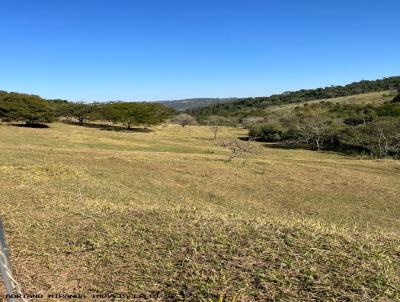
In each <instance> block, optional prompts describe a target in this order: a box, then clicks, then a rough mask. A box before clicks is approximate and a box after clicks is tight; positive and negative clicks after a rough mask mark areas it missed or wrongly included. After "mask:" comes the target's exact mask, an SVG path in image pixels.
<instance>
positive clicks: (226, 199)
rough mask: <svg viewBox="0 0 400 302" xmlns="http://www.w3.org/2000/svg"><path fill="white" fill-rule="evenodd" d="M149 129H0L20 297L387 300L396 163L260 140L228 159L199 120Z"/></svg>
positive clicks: (395, 267) (0, 205)
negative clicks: (251, 150) (253, 150)
mask: <svg viewBox="0 0 400 302" xmlns="http://www.w3.org/2000/svg"><path fill="white" fill-rule="evenodd" d="M153 130H154V131H153V132H150V133H140V132H114V131H106V130H101V129H96V128H88V127H79V126H72V125H66V124H61V123H54V124H52V125H51V127H50V128H49V129H29V128H18V127H11V126H6V125H2V126H0V137H1V141H0V150H1V153H0V158H1V161H0V213H1V215H2V217H3V218H4V221H5V226H6V230H7V237H8V241H9V245H10V248H11V254H12V259H13V264H14V268H15V272H16V276H17V278H18V280H20V283H21V284H22V285H23V288H24V289H25V291H26V292H28V293H35V292H40V293H44V294H47V293H49V292H68V293H71V292H81V293H86V294H91V293H104V292H106V293H111V292H123V293H130V294H132V293H137V294H143V295H144V294H147V295H153V297H154V295H155V293H157V292H160V293H161V296H160V298H159V301H184V300H185V301H225V300H226V301H233V300H235V299H236V301H268V299H270V300H271V301H272V300H279V301H299V300H300V301H328V300H329V301H372V300H377V301H378V300H379V299H380V300H379V301H396V299H400V292H399V288H400V281H399V275H400V274H399V273H400V269H399V260H400V259H399V258H400V249H399V237H400V236H399V229H400V203H399V196H400V162H399V161H394V160H366V159H362V158H357V157H349V156H344V155H339V154H334V153H326V152H325V153H324V152H311V151H307V150H285V149H276V148H269V147H268V146H266V147H265V148H262V149H263V150H262V152H261V153H260V154H258V155H255V156H252V158H251V159H250V160H249V161H248V162H247V163H246V165H242V163H241V160H240V159H239V160H236V161H234V162H233V163H228V162H227V161H226V159H227V157H228V151H227V150H225V149H223V148H221V147H218V146H216V145H215V144H214V143H213V140H212V139H211V138H212V133H211V131H210V129H208V128H207V127H200V126H198V127H191V128H190V131H189V130H188V128H182V127H180V126H175V125H168V126H166V127H155V128H154V129H153ZM244 134H245V131H244V130H240V129H234V128H223V129H222V130H221V132H220V134H219V135H220V137H221V138H222V137H223V138H226V137H238V136H242V135H244ZM148 299H150V298H148ZM148 299H144V300H148ZM45 300H46V299H45ZM87 300H90V299H89V298H87ZM139 300H140V299H139ZM53 301H54V300H53Z"/></svg>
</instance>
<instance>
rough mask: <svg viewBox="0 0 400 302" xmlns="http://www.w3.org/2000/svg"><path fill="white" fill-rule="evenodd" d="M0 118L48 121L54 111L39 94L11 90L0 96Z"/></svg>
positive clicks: (31, 122) (36, 121)
mask: <svg viewBox="0 0 400 302" xmlns="http://www.w3.org/2000/svg"><path fill="white" fill-rule="evenodd" d="M0 118H1V119H2V120H4V121H23V122H25V123H26V124H35V123H49V122H52V120H53V118H54V111H53V108H52V107H51V106H50V104H49V103H48V102H47V101H45V100H44V99H42V98H40V97H39V96H36V95H27V94H20V93H14V92H11V93H5V94H2V95H1V96H0Z"/></svg>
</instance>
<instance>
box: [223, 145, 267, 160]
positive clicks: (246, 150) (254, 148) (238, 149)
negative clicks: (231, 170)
mask: <svg viewBox="0 0 400 302" xmlns="http://www.w3.org/2000/svg"><path fill="white" fill-rule="evenodd" d="M220 146H221V147H224V148H228V149H229V150H230V151H231V153H230V154H229V158H228V161H229V162H231V161H232V160H233V159H234V158H236V157H242V158H244V161H243V164H245V163H246V161H247V159H248V157H249V156H250V155H251V154H257V153H259V151H260V150H259V148H258V145H257V144H256V143H255V142H253V141H250V140H248V141H242V140H239V139H226V140H223V141H221V143H220Z"/></svg>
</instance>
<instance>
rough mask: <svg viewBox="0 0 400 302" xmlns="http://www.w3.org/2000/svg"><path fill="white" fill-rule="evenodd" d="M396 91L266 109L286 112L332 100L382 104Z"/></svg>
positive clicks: (345, 102)
mask: <svg viewBox="0 0 400 302" xmlns="http://www.w3.org/2000/svg"><path fill="white" fill-rule="evenodd" d="M396 94H397V93H396V91H393V90H388V91H381V92H370V93H363V94H356V95H352V96H346V97H340V98H331V99H322V100H314V101H307V102H300V103H293V104H287V105H281V106H272V107H268V108H266V109H265V112H267V113H279V112H286V111H288V110H292V109H294V108H295V107H297V106H304V104H308V105H311V104H316V103H320V102H331V103H342V104H343V103H344V104H360V105H361V104H364V105H365V104H374V105H378V104H382V103H384V102H387V101H391V100H392V99H393V98H394V97H395V96H396Z"/></svg>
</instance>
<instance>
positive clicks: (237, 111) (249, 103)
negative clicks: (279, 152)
mask: <svg viewBox="0 0 400 302" xmlns="http://www.w3.org/2000/svg"><path fill="white" fill-rule="evenodd" d="M399 87H400V76H396V77H388V78H383V79H379V80H374V81H360V82H355V83H351V84H349V85H345V86H330V87H325V88H317V89H302V90H298V91H289V92H284V93H282V94H275V95H271V96H268V97H256V98H244V99H239V100H237V101H234V102H229V103H225V104H214V105H211V106H207V107H202V108H196V109H192V110H188V111H187V112H188V113H189V114H191V115H194V116H196V117H197V119H199V120H204V119H205V118H207V117H208V116H210V115H221V116H225V117H243V116H259V115H260V109H263V108H267V107H269V106H274V105H283V104H290V103H299V102H304V101H310V100H320V99H328V98H336V97H343V96H351V95H356V94H361V93H368V92H376V91H384V90H393V89H397V88H399ZM261 113H262V112H261Z"/></svg>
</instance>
